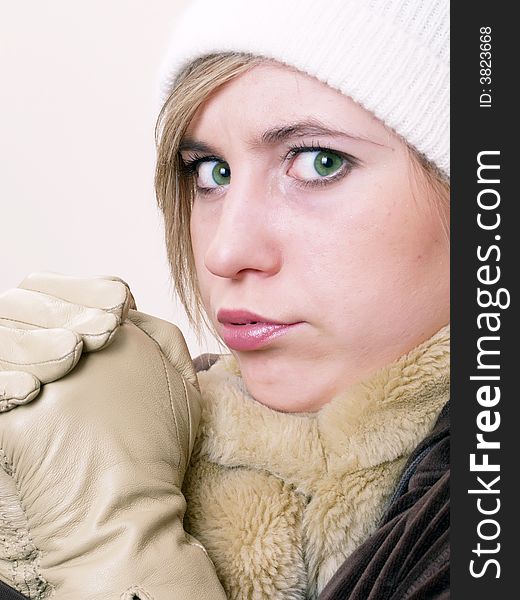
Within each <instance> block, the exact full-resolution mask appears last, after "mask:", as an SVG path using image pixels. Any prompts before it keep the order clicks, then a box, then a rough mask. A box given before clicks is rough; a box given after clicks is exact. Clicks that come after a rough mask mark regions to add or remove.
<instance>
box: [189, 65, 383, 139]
mask: <svg viewBox="0 0 520 600" xmlns="http://www.w3.org/2000/svg"><path fill="white" fill-rule="evenodd" d="M313 120H315V121H319V122H321V123H324V124H325V125H328V126H329V127H330V128H331V129H333V128H341V129H343V130H348V131H349V133H351V134H352V135H353V136H359V137H366V136H369V137H370V138H372V139H374V140H375V141H378V142H380V143H385V142H386V141H388V138H389V136H392V135H395V134H393V133H392V132H391V131H390V130H389V129H388V128H387V127H386V126H385V125H384V124H383V123H382V122H381V121H379V120H378V119H377V118H376V117H375V116H374V115H373V114H372V113H370V112H368V111H367V110H365V109H364V108H363V107H361V106H360V105H359V104H357V103H356V102H354V100H352V99H351V98H349V97H348V96H345V95H344V94H342V93H341V92H339V91H337V90H335V89H333V88H331V87H329V86H328V85H327V84H325V83H323V82H321V81H319V80H318V79H316V78H314V77H311V76H309V75H306V74H305V73H301V72H300V71H297V70H296V69H294V68H292V67H288V66H285V65H282V64H280V63H277V62H275V61H267V60H266V61H265V62H264V63H261V64H257V65H255V66H253V67H252V68H251V69H249V70H248V71H246V72H245V73H242V74H241V75H238V76H237V77H235V78H233V79H232V80H231V81H229V82H228V83H226V84H224V85H222V86H220V87H219V88H218V89H217V90H215V91H214V92H213V93H212V94H211V95H210V96H209V97H208V98H207V99H206V100H205V101H204V102H203V103H202V104H201V106H200V107H199V109H198V110H197V112H196V113H195V116H194V118H193V119H192V121H191V123H190V126H189V127H188V130H187V134H188V135H189V136H192V135H193V136H197V137H198V136H200V135H204V134H205V133H206V132H210V131H212V130H215V128H217V129H218V130H220V131H228V132H234V133H241V134H243V135H244V136H247V137H249V138H254V137H255V135H258V134H261V133H262V132H263V131H265V130H268V129H270V128H276V127H280V126H283V125H284V124H290V123H294V122H300V121H313Z"/></svg>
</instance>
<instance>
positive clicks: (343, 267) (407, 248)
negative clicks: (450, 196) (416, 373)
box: [294, 190, 449, 334]
mask: <svg viewBox="0 0 520 600" xmlns="http://www.w3.org/2000/svg"><path fill="white" fill-rule="evenodd" d="M397 192H398V190H396V193H394V194H392V195H388V194H386V195H381V194H374V195H373V196H372V197H367V196H365V197H364V204H363V208H361V209H360V208H359V207H356V210H348V211H345V210H344V211H341V210H336V211H334V218H332V216H330V217H329V218H327V219H325V221H324V225H325V227H324V228H322V229H321V231H320V232H319V233H316V232H315V233H314V234H313V235H306V236H302V238H301V239H300V244H298V246H299V249H300V252H298V253H296V252H295V253H294V260H295V263H296V264H297V265H298V268H299V269H301V270H300V272H301V273H302V275H303V281H302V283H301V285H302V289H306V290H308V298H309V302H311V303H312V304H313V306H315V307H319V308H320V312H321V316H322V319H323V320H322V322H323V323H324V324H325V325H326V326H327V327H330V328H333V329H334V330H335V331H337V332H338V333H340V334H341V331H342V328H343V325H344V326H345V327H347V328H348V329H349V332H351V331H352V328H353V327H354V328H356V327H357V326H362V327H366V326H367V323H368V322H369V321H371V320H374V321H376V322H377V321H378V320H381V321H386V320H388V319H393V320H402V319H403V318H404V319H406V311H408V310H409V309H413V308H414V304H421V303H425V302H428V301H429V298H433V297H435V293H437V290H434V291H435V293H433V294H432V293H431V292H432V290H433V288H434V287H435V286H437V287H438V285H439V282H441V283H443V282H444V283H447V281H448V279H449V275H448V268H447V267H448V266H449V251H448V247H447V245H446V244H445V242H444V235H443V230H442V225H441V221H440V219H439V217H438V216H437V215H435V214H434V211H431V212H430V211H429V210H421V209H420V208H419V206H418V205H417V203H416V200H415V199H414V198H413V197H411V196H407V194H399V193H397ZM303 249H304V251H302V250H303Z"/></svg>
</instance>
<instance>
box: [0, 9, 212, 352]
mask: <svg viewBox="0 0 520 600" xmlns="http://www.w3.org/2000/svg"><path fill="white" fill-rule="evenodd" d="M186 2H187V0H75V1H71V0H30V1H23V0H16V1H12V0H10V1H7V0H0V7H1V11H0V161H1V170H0V291H3V290H5V289H8V288H10V287H14V286H16V285H18V283H19V282H20V281H21V280H22V279H23V278H24V277H25V276H26V275H27V274H28V273H30V272H33V271H41V270H44V271H45V270H48V271H55V272H59V273H65V274H74V275H85V276H88V275H104V274H112V275H118V276H120V277H122V278H123V279H125V280H126V281H127V282H128V283H129V284H130V287H131V289H132V291H133V292H134V296H135V298H136V301H137V306H138V309H139V310H142V311H143V312H147V313H150V314H154V315H157V316H159V317H161V318H164V319H167V320H170V321H173V322H175V323H177V324H178V325H179V326H180V327H181V329H182V331H183V333H184V334H185V337H186V339H187V341H188V346H189V348H190V351H191V353H192V355H197V354H199V353H200V352H209V351H218V350H219V349H218V346H217V345H216V343H215V342H214V341H213V340H212V338H211V336H210V335H208V336H206V339H205V340H202V341H201V342H200V343H198V342H197V340H196V338H195V336H194V334H193V333H192V332H191V331H190V328H189V327H188V325H187V321H186V317H185V315H184V313H183V311H182V309H181V307H180V304H179V303H178V302H177V301H176V299H175V298H174V295H173V291H172V286H171V283H170V275H169V271H168V266H167V260H166V253H165V249H164V242H163V230H162V221H161V219H160V215H159V211H158V209H157V208H156V201H155V196H154V190H153V175H154V161H155V142H154V125H155V119H156V116H157V81H158V70H159V66H160V64H161V59H162V56H163V54H164V52H165V49H166V47H167V43H168V39H169V36H170V32H171V29H172V24H173V23H174V21H175V17H176V15H177V14H178V11H179V9H180V8H181V7H182V5H183V4H185V3H186Z"/></svg>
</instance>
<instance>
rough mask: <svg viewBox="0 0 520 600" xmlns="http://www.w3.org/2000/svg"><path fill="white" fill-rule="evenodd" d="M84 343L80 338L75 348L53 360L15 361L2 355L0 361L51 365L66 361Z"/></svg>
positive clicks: (23, 364)
mask: <svg viewBox="0 0 520 600" xmlns="http://www.w3.org/2000/svg"><path fill="white" fill-rule="evenodd" d="M80 335H82V334H80ZM82 343H83V340H81V339H80V340H78V343H77V344H76V345H75V346H74V348H73V350H71V351H70V352H67V354H64V355H63V356H60V357H59V358H53V359H52V360H41V361H39V362H35V361H31V362H28V363H23V362H13V361H11V360H7V359H6V358H1V357H0V363H5V364H9V365H16V366H20V367H28V366H30V365H50V364H52V363H57V362H64V361H65V360H66V359H67V358H69V357H70V356H72V355H74V354H76V352H77V350H78V346H79V345H80V344H82Z"/></svg>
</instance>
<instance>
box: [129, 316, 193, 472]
mask: <svg viewBox="0 0 520 600" xmlns="http://www.w3.org/2000/svg"><path fill="white" fill-rule="evenodd" d="M135 326H136V327H137V328H138V329H139V331H142V332H143V333H144V334H145V335H146V336H147V337H148V338H150V340H151V341H152V342H153V343H154V344H155V346H156V347H157V349H158V351H159V356H160V357H161V363H162V366H163V370H164V375H165V377H166V383H167V384H168V396H169V399H170V410H171V411H172V416H173V422H174V423H175V433H176V436H177V445H178V447H179V448H182V445H181V441H180V434H179V426H178V424H177V417H176V415H175V410H174V408H173V394H172V389H171V386H170V377H169V375H168V369H167V368H166V360H165V357H164V353H163V351H162V348H161V345H160V344H159V342H158V341H157V340H156V339H155V338H154V337H153V336H151V335H150V334H149V333H148V332H147V331H145V330H144V329H142V328H141V327H139V325H137V324H136V325H135ZM170 364H171V363H170ZM172 367H173V368H174V369H175V372H176V373H177V374H178V375H179V377H180V378H181V380H182V383H183V385H184V392H185V394H186V385H185V384H184V377H183V376H182V374H181V373H180V372H179V370H178V369H177V368H176V367H175V366H174V365H172ZM180 460H181V457H180V455H179V462H178V463H177V465H176V467H177V468H178V467H179V466H180Z"/></svg>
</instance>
